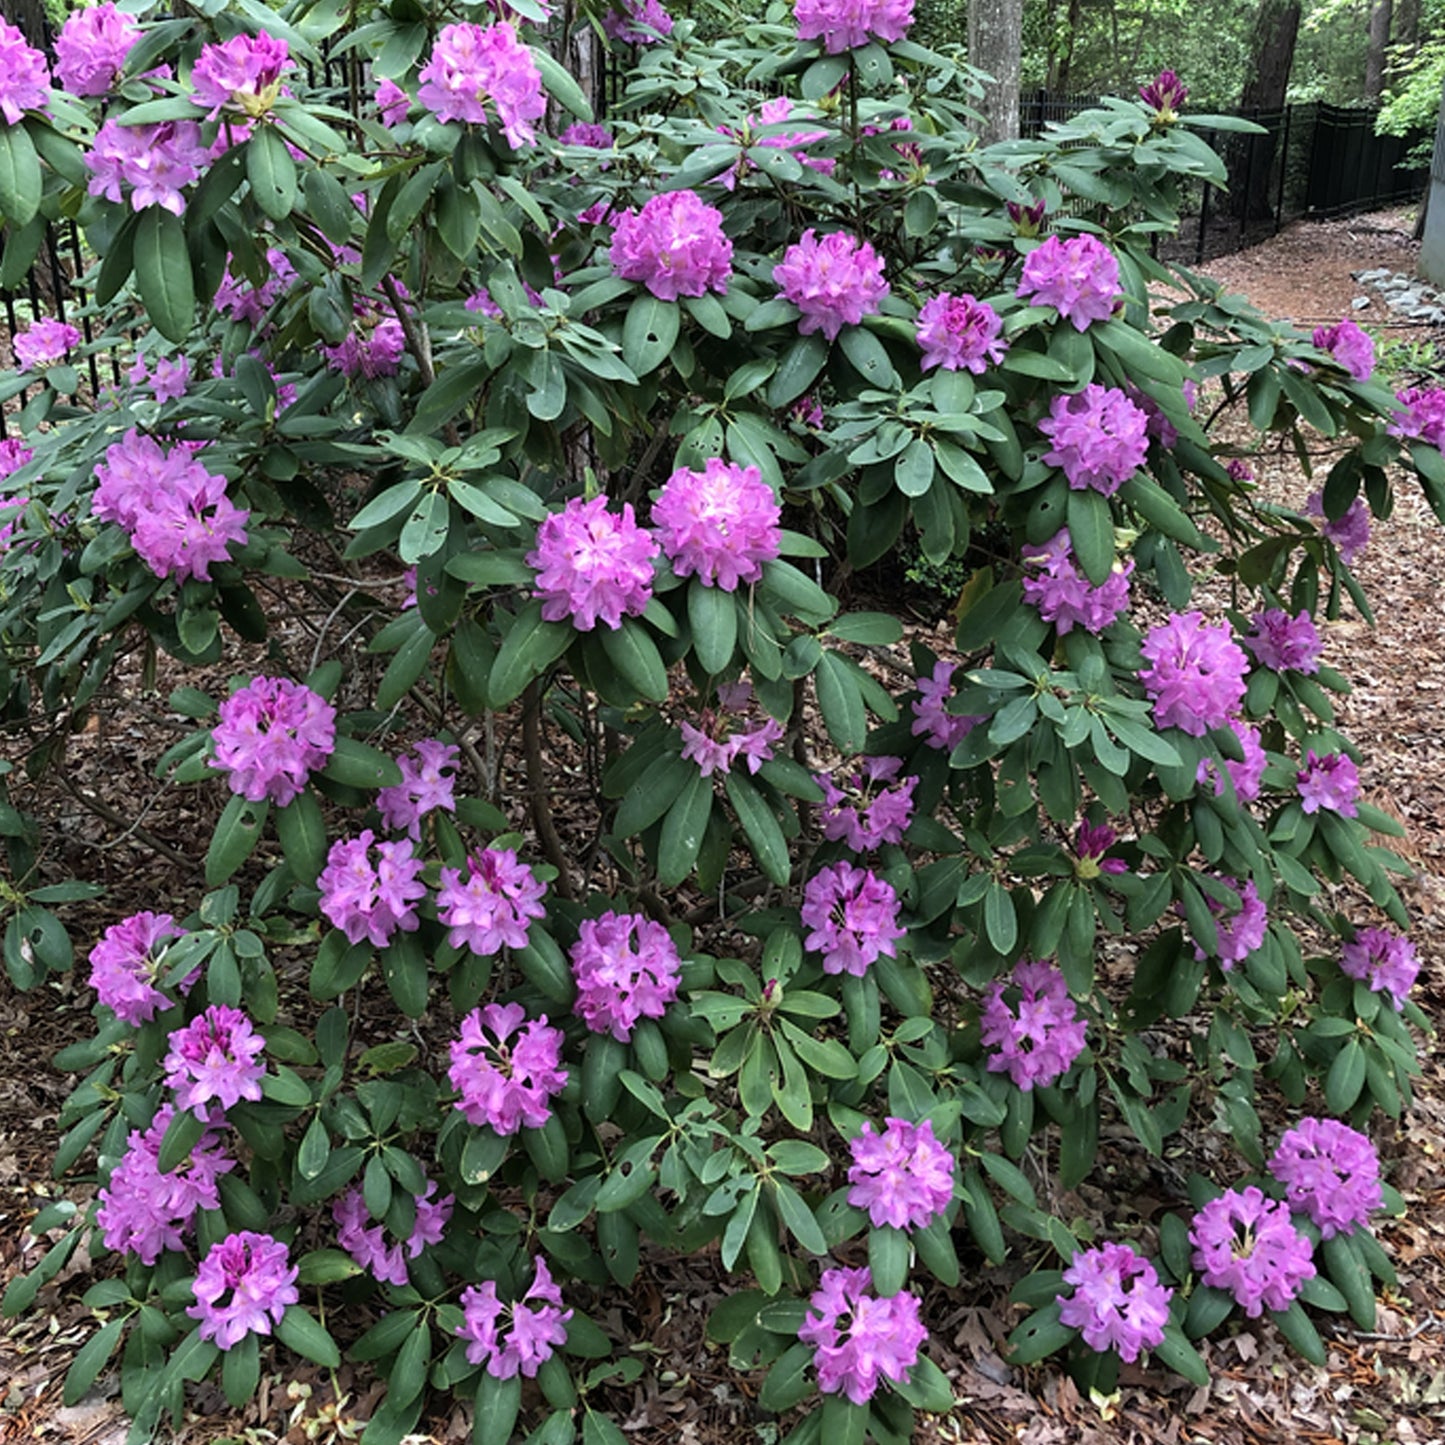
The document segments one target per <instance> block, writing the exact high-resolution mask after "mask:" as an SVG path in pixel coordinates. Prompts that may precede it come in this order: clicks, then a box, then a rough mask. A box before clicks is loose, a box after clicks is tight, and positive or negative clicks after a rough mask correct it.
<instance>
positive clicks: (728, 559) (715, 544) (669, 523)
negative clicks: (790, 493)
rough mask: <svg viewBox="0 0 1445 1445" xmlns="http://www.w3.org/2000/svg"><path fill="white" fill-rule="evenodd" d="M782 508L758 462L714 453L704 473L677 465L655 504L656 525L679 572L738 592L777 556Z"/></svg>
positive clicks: (653, 515) (659, 535)
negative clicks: (753, 464)
mask: <svg viewBox="0 0 1445 1445" xmlns="http://www.w3.org/2000/svg"><path fill="white" fill-rule="evenodd" d="M781 517H782V507H781V506H780V504H779V502H778V499H777V497H776V496H775V495H774V493H773V489H772V488H771V487H770V486H769V485H768V484H767V483H766V482H765V481H764V480H763V477H762V473H761V472H760V471H759V470H758V469H757V467H740V466H738V465H737V464H736V463H733V462H725V461H722V460H721V459H720V458H718V457H712V458H710V459H709V460H708V461H707V462H705V463H704V464H703V470H702V471H700V472H694V471H689V470H688V469H687V468H686V467H679V468H678V469H677V470H676V471H675V472H673V474H672V475H671V476H670V477H669V478H668V479H667V482H666V484H665V485H664V486H663V489H662V491H661V492H660V493H659V495H658V498H657V500H656V501H655V502H654V503H653V504H652V525H653V527H654V528H655V529H656V536H657V540H658V541H659V542H660V543H661V544H662V550H663V553H664V554H665V555H666V556H667V557H668V559H669V560H670V561H671V562H672V564H673V570H674V571H675V572H676V573H677V575H678V576H679V577H689V576H692V575H693V574H694V573H695V574H696V575H697V579H698V581H699V582H701V583H702V585H703V586H704V587H720V588H721V589H722V590H723V591H724V592H735V591H736V590H737V587H738V584H739V583H740V582H748V583H753V582H757V581H759V580H760V579H761V578H762V575H763V563H764V562H771V561H772V560H773V558H775V557H776V556H777V555H778V551H779V548H780V546H781V544H782V533H781V531H780V529H779V526H778V523H779V521H780V519H781Z"/></svg>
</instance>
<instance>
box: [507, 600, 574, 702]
mask: <svg viewBox="0 0 1445 1445" xmlns="http://www.w3.org/2000/svg"><path fill="white" fill-rule="evenodd" d="M576 636H577V631H576V629H575V628H573V627H569V626H568V625H567V624H566V623H565V622H544V621H543V620H542V604H541V603H540V602H538V601H537V600H536V599H535V598H533V599H532V601H530V602H528V603H527V604H526V605H525V606H524V607H523V608H522V610H521V611H520V612H519V613H518V614H517V616H516V618H515V620H514V621H513V622H512V625H511V627H510V628H509V629H508V631H507V635H506V636H505V637H504V638H503V639H502V645H501V647H500V648H498V649H497V660H496V662H495V663H493V664H492V675H491V677H490V678H489V679H488V682H487V695H488V697H489V698H490V699H491V703H492V706H493V707H495V708H501V707H506V705H507V704H508V703H509V702H514V701H515V700H516V699H517V698H518V697H520V696H521V695H522V692H523V690H524V689H525V688H526V686H527V684H528V683H529V682H531V681H532V680H533V679H534V678H538V677H540V676H541V675H542V674H543V673H544V672H546V670H547V669H548V668H549V667H551V665H552V664H553V663H554V662H556V660H557V659H558V658H559V657H561V656H562V654H563V653H564V652H566V650H567V648H568V647H569V646H570V645H571V643H572V642H573V641H574V640H575V639H576Z"/></svg>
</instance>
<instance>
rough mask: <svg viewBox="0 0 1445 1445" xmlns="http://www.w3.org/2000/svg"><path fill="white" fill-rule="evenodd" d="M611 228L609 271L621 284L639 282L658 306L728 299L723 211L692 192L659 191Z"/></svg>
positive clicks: (728, 245)
mask: <svg viewBox="0 0 1445 1445" xmlns="http://www.w3.org/2000/svg"><path fill="white" fill-rule="evenodd" d="M613 224H614V226H615V227H616V229H615V230H614V232H613V235H612V251H611V259H612V269H613V271H614V272H615V273H616V274H617V275H619V276H621V277H623V279H624V280H627V281H641V282H642V283H643V285H645V286H646V287H647V289H648V290H649V291H651V292H652V294H653V295H654V296H656V297H657V298H658V299H659V300H662V301H676V300H677V298H678V297H679V296H702V295H705V294H706V293H707V292H709V291H716V292H718V293H719V294H720V295H726V294H727V289H728V278H729V277H730V276H731V275H732V258H733V243H732V242H731V241H730V240H728V238H727V237H726V236H725V235H723V228H722V212H721V211H719V210H718V209H717V208H716V207H715V206H709V205H707V204H706V203H705V202H704V201H703V199H702V198H701V197H700V196H699V195H698V194H697V192H696V191H664V192H663V193H662V194H661V195H658V196H653V197H652V199H651V200H650V201H648V202H647V204H646V205H644V206H643V207H642V209H641V210H640V211H631V210H629V211H622V212H620V213H619V214H618V215H616V216H615V217H614V220H613Z"/></svg>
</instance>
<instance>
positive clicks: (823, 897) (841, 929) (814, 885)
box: [802, 862, 907, 978]
mask: <svg viewBox="0 0 1445 1445" xmlns="http://www.w3.org/2000/svg"><path fill="white" fill-rule="evenodd" d="M802 918H803V923H804V924H805V925H806V927H808V928H809V929H811V930H812V931H811V932H810V933H809V934H808V936H807V937H806V938H805V939H804V940H803V942H804V945H805V946H806V947H807V948H811V949H812V950H813V951H814V952H815V953H821V954H822V955H823V972H824V973H851V974H852V975H854V977H856V978H861V977H862V976H863V975H864V973H866V972H867V970H868V965H869V964H871V963H875V962H877V960H878V959H879V958H882V957H887V958H896V957H897V954H898V950H897V948H896V947H895V945H896V944H897V942H898V940H899V939H900V938H902V937H904V936H905V934H906V933H907V929H904V928H900V927H899V926H898V894H897V893H896V892H895V891H894V888H893V885H892V884H891V883H889V882H888V881H887V879H884V878H880V877H879V876H878V875H877V874H876V873H873V872H871V871H870V870H869V869H867V868H855V867H854V866H853V864H851V863H848V862H839V863H835V864H833V865H832V866H831V867H828V868H820V869H819V870H818V871H817V872H816V873H815V874H814V875H813V876H812V877H811V878H810V879H808V882H807V885H806V886H805V887H804V889H803V909H802Z"/></svg>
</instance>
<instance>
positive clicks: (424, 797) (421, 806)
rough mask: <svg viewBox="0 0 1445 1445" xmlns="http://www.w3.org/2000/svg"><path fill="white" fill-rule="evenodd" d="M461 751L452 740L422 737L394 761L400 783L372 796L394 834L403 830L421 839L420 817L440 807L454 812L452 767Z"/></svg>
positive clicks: (408, 834) (445, 811)
mask: <svg viewBox="0 0 1445 1445" xmlns="http://www.w3.org/2000/svg"><path fill="white" fill-rule="evenodd" d="M461 756H462V752H461V749H460V748H459V747H458V746H457V745H456V744H455V743H444V742H442V741H441V740H440V739H439V738H423V739H422V740H421V741H420V742H418V743H417V744H416V746H415V747H413V748H412V749H411V751H410V752H407V753H403V754H402V755H401V757H399V758H398V759H397V760H396V765H397V767H399V768H400V769H401V782H399V783H397V784H395V785H394V786H392V787H389V788H383V789H382V790H381V791H380V792H379V793H378V794H377V795H376V806H377V809H378V810H379V811H380V813H381V821H382V823H383V824H384V825H385V826H386V827H387V828H389V829H391V831H392V832H394V833H399V832H405V833H406V834H407V836H408V837H409V838H411V840H412V841H413V842H420V841H421V823H422V819H423V818H425V817H426V815H427V814H428V813H431V812H435V811H437V810H440V811H441V812H443V813H455V812H456V810H457V799H456V791H455V790H456V783H457V775H456V770H457V767H458V765H459V763H460V762H461Z"/></svg>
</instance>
